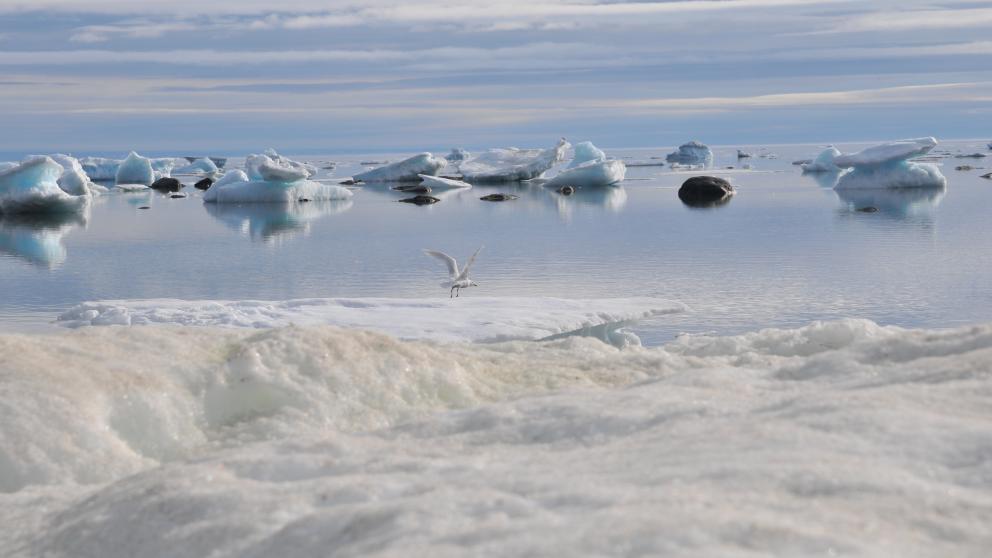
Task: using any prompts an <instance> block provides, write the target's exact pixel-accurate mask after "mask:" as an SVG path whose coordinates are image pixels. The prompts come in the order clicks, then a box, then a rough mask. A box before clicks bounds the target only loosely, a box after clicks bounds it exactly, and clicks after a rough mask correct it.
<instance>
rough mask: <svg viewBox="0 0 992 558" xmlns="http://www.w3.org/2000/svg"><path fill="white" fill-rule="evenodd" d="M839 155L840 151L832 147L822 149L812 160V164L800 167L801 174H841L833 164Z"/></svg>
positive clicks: (838, 168)
mask: <svg viewBox="0 0 992 558" xmlns="http://www.w3.org/2000/svg"><path fill="white" fill-rule="evenodd" d="M839 155H840V151H839V150H838V149H837V148H836V147H833V146H830V147H828V148H827V149H824V150H823V151H822V152H821V153H820V154H819V155H817V156H816V159H813V162H812V163H806V164H803V165H802V169H803V172H806V173H815V172H836V173H839V172H841V169H840V167H838V166H837V165H836V164H834V159H836V158H837V157H838V156H839Z"/></svg>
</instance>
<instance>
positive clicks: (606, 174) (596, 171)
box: [544, 159, 627, 188]
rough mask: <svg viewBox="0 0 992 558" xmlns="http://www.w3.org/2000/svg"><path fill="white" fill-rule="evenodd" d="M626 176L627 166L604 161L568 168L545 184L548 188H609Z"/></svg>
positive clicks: (621, 163)
mask: <svg viewBox="0 0 992 558" xmlns="http://www.w3.org/2000/svg"><path fill="white" fill-rule="evenodd" d="M626 174H627V166H626V165H624V163H623V161H618V160H616V159H609V160H606V161H589V162H587V163H584V164H582V165H579V166H577V167H570V168H567V169H565V170H563V171H562V172H560V173H558V175H557V176H555V177H554V178H552V179H551V180H549V181H548V182H546V183H545V184H544V185H545V186H547V187H550V188H560V187H562V186H573V187H575V188H598V187H601V186H611V185H614V184H617V183H618V182H622V181H623V179H624V176H626Z"/></svg>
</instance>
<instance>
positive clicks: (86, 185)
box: [32, 153, 107, 196]
mask: <svg viewBox="0 0 992 558" xmlns="http://www.w3.org/2000/svg"><path fill="white" fill-rule="evenodd" d="M32 157H42V155H33V156H32ZM48 157H50V158H51V159H52V160H53V161H55V162H56V163H58V164H59V165H61V166H62V176H60V177H59V180H58V184H59V188H62V191H63V192H65V193H67V194H70V195H73V196H89V195H99V194H101V193H104V192H106V191H107V188H105V187H103V186H100V185H99V184H94V183H93V182H92V181H91V180H90V178H89V176H87V175H86V172H85V171H83V167H82V165H81V164H80V163H79V161H78V160H77V159H76V158H75V157H72V156H70V155H65V154H62V153H56V154H54V155H48Z"/></svg>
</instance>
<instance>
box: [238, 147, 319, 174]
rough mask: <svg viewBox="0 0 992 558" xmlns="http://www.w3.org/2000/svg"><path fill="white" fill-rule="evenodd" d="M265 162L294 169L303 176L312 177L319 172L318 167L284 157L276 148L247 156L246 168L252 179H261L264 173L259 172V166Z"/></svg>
mask: <svg viewBox="0 0 992 558" xmlns="http://www.w3.org/2000/svg"><path fill="white" fill-rule="evenodd" d="M263 164H268V165H269V167H278V168H282V169H287V170H292V171H294V175H295V176H302V177H303V178H310V177H311V176H313V175H315V174H317V167H315V166H313V165H311V164H308V163H302V162H300V161H294V160H292V159H290V158H288V157H283V156H282V155H280V154H278V153H276V150H275V149H266V150H265V153H263V154H262V155H249V156H248V157H247V158H245V170H246V171H247V173H248V176H249V178H251V179H252V180H261V179H262V175H261V173H260V172H259V168H260V167H261V166H262V165H263Z"/></svg>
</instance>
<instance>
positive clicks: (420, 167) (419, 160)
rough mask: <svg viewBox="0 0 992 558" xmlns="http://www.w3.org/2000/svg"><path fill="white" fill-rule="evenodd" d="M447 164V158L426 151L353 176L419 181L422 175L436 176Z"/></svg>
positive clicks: (361, 178) (392, 180) (376, 180)
mask: <svg viewBox="0 0 992 558" xmlns="http://www.w3.org/2000/svg"><path fill="white" fill-rule="evenodd" d="M447 164H448V162H447V160H445V159H443V158H441V157H435V156H434V155H432V154H430V153H426V152H425V153H421V154H419V155H414V156H413V157H410V158H408V159H404V160H402V161H397V162H395V163H389V164H388V165H385V166H382V167H379V168H377V169H372V170H368V171H365V172H360V173H358V174H356V175H354V176H353V177H352V178H354V179H355V180H360V181H362V182H418V181H419V180H420V175H422V174H426V175H428V176H435V175H437V173H439V172H440V171H441V169H443V168H444V166H445V165H447Z"/></svg>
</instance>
